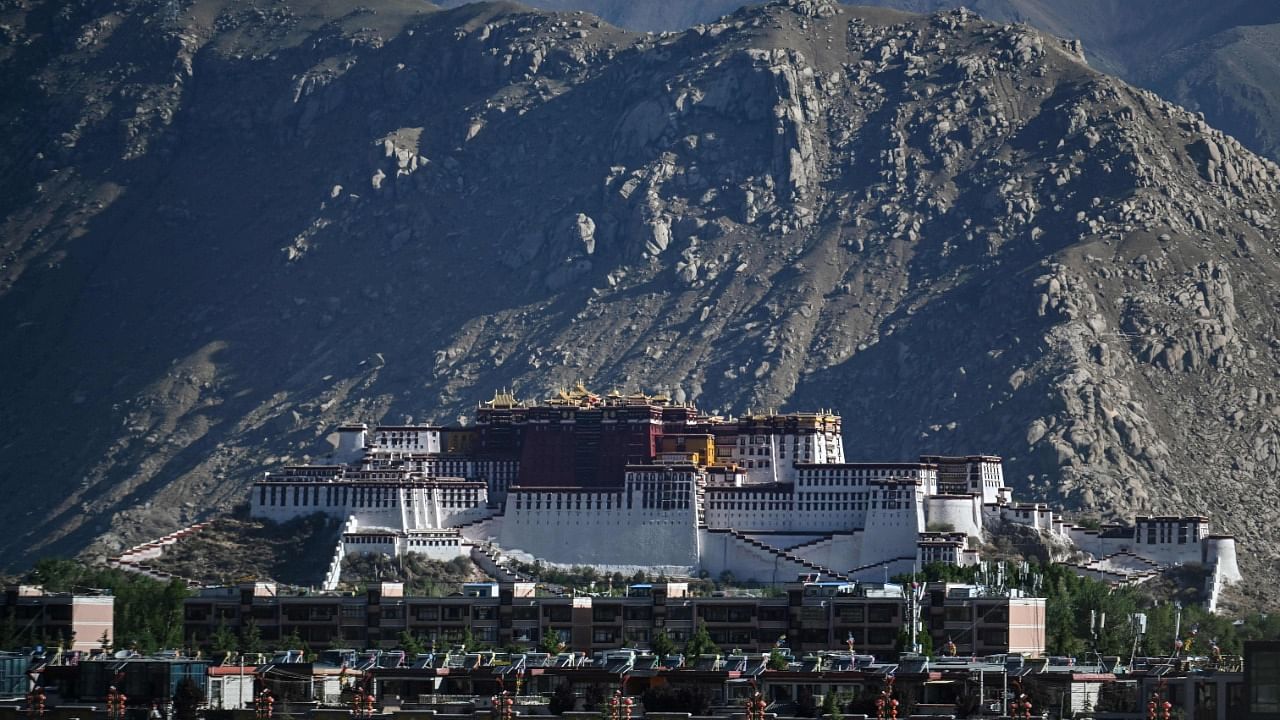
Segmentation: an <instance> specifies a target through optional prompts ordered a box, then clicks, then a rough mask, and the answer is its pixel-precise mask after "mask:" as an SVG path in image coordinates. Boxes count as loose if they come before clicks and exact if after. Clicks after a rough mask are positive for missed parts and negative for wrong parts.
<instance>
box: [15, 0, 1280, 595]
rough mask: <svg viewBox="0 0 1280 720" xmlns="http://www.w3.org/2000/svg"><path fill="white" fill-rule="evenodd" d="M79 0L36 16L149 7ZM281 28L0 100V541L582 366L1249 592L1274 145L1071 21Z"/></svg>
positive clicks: (814, 16)
mask: <svg viewBox="0 0 1280 720" xmlns="http://www.w3.org/2000/svg"><path fill="white" fill-rule="evenodd" d="M108 5H109V6H110V7H111V8H112V9H111V11H110V12H109V13H106V14H105V15H101V16H99V17H90V18H78V19H77V22H81V21H82V22H81V24H80V25H76V28H77V29H79V28H86V27H97V26H98V25H99V24H100V23H102V22H103V18H107V25H108V26H113V25H116V24H118V25H119V27H124V28H144V27H146V26H147V25H149V24H150V23H149V22H148V23H143V22H142V20H143V19H146V18H153V17H155V16H154V15H149V14H148V13H154V12H157V9H156V8H155V7H153V6H151V5H146V4H137V5H131V4H108ZM33 7H37V8H39V7H44V6H40V5H38V4H33ZM290 7H291V6H280V7H279V8H277V9H278V10H279V15H278V17H276V18H275V19H271V18H270V17H268V19H267V20H263V19H262V18H261V17H259V16H258V15H257V14H256V13H254V12H251V10H252V9H253V6H252V3H227V4H225V5H216V6H206V5H201V4H199V3H197V4H196V5H194V6H189V7H186V8H185V9H184V10H183V13H184V14H183V15H182V16H180V18H179V19H177V20H174V21H173V22H172V25H171V26H170V29H169V30H167V31H166V33H168V34H167V35H165V37H167V38H169V39H168V40H164V41H163V42H157V43H156V45H157V46H158V47H159V48H160V50H154V49H153V50H147V51H146V52H154V53H155V57H149V56H148V57H147V58H144V57H142V56H140V55H137V54H134V52H135V50H134V46H135V45H136V43H133V42H130V41H131V40H132V36H130V35H129V34H128V32H129V31H128V30H126V31H121V30H119V29H117V30H116V31H115V32H123V33H124V34H123V35H120V36H119V38H118V39H117V40H115V41H112V40H110V39H109V38H107V37H100V38H99V39H98V40H97V41H95V42H96V43H98V44H103V43H105V44H107V45H111V44H112V42H120V43H123V46H122V47H119V48H114V49H110V50H109V52H106V53H104V52H102V51H99V50H93V48H95V47H96V45H95V43H94V42H90V43H88V44H87V45H85V46H84V47H81V48H78V49H77V48H76V44H74V43H72V44H71V45H69V48H70V49H68V50H66V51H65V53H64V54H65V55H66V57H62V59H61V60H60V61H59V62H60V63H64V64H65V66H66V67H70V68H72V69H71V70H65V69H64V70H61V72H64V73H66V74H74V73H73V70H74V71H75V72H81V70H80V68H84V67H87V66H86V65H85V64H84V63H89V61H90V59H91V57H93V58H96V60H94V62H97V63H99V65H101V66H102V68H104V69H102V70H100V72H101V73H102V77H101V79H99V76H98V75H94V74H92V73H90V74H88V75H85V76H84V78H83V79H82V85H83V86H84V87H88V88H89V89H91V90H93V88H94V87H96V88H97V89H96V90H94V91H93V92H86V93H82V94H79V95H70V96H69V97H70V98H72V99H81V100H83V104H82V105H80V106H77V105H74V104H73V103H71V102H69V100H68V97H67V96H60V95H54V96H51V97H46V99H45V100H44V101H42V102H41V103H36V102H35V101H34V100H33V101H32V102H29V103H28V102H24V103H23V107H22V108H19V109H18V110H17V112H18V114H19V115H21V113H22V112H27V113H30V112H31V110H30V108H33V107H38V108H42V109H44V111H45V112H46V113H47V114H48V117H49V119H50V122H49V123H47V125H48V127H49V128H50V130H49V131H48V133H47V134H46V135H37V134H35V133H31V134H21V135H19V136H17V137H16V138H13V139H10V140H8V141H7V144H6V145H5V146H4V148H5V152H4V157H5V158H6V166H7V167H9V168H10V173H9V176H10V177H13V178H20V179H24V180H30V181H31V185H32V186H35V185H36V183H39V185H40V187H39V189H38V190H29V191H28V197H33V198H36V199H35V201H34V202H32V203H30V204H27V203H25V202H11V203H9V204H8V205H5V206H3V208H0V209H3V213H4V215H3V217H4V221H3V222H4V227H5V228H6V229H5V233H4V236H5V237H6V238H10V239H13V240H15V241H17V244H16V245H10V246H7V247H6V249H5V250H6V253H12V254H13V255H12V257H13V258H14V259H13V260H10V261H7V263H6V264H7V265H8V267H7V268H6V269H5V270H3V271H0V272H3V275H0V311H2V312H0V317H5V318H8V319H9V322H8V323H6V324H5V326H4V327H3V328H0V341H3V342H4V343H5V346H6V347H12V348H17V349H18V350H17V351H15V352H14V353H12V354H9V355H8V356H7V357H6V358H5V360H4V361H3V363H4V370H5V373H4V377H5V380H3V381H0V398H2V399H3V402H2V403H0V424H3V425H4V426H5V427H9V428H15V430H14V431H12V432H11V433H10V435H9V437H8V438H7V439H6V441H5V442H3V443H0V467H3V468H6V474H7V475H9V476H10V477H14V476H21V477H23V478H27V479H28V481H27V482H25V483H21V484H18V483H7V485H8V486H10V487H11V488H12V492H13V499H14V502H13V503H12V504H11V506H10V507H9V508H6V509H5V510H4V511H3V513H4V514H3V516H2V517H3V519H4V520H5V522H7V523H8V524H9V525H10V526H11V527H13V528H15V530H16V532H15V533H14V535H13V536H11V538H10V539H9V540H7V541H6V543H5V545H4V552H5V557H7V558H9V560H8V561H7V562H9V563H14V562H15V559H14V558H18V557H23V556H28V557H29V554H30V553H47V552H66V551H68V550H71V549H74V548H78V547H79V546H81V545H82V544H83V543H85V542H87V541H92V542H94V545H93V548H92V552H94V553H99V554H107V553H110V552H111V551H112V550H113V549H114V548H118V547H121V546H124V545H125V544H127V543H128V541H129V540H131V539H136V538H138V537H139V536H147V535H158V534H162V532H158V531H160V530H164V529H169V526H171V525H172V526H176V525H178V524H180V523H184V522H189V521H191V520H193V519H196V518H199V517H202V516H203V515H204V514H206V513H208V512H211V510H212V509H214V508H226V507H230V506H231V505H234V504H235V503H236V502H239V501H240V500H242V494H243V492H244V488H245V486H246V485H247V483H248V482H249V481H250V480H251V479H252V478H253V477H254V476H255V475H256V473H258V472H261V471H262V470H264V469H270V468H274V467H278V466H279V465H280V464H282V463H285V462H288V461H298V460H302V459H306V458H312V457H319V456H322V455H323V454H324V453H325V452H327V447H328V446H327V443H326V441H325V435H327V434H328V432H330V430H331V429H332V427H333V426H334V425H336V424H338V423H340V422H343V421H347V420H354V419H359V420H379V419H385V420H390V421H397V422H410V421H418V420H432V421H436V422H450V421H452V420H454V419H455V418H456V417H457V416H459V415H465V414H466V413H467V412H468V410H469V408H470V407H473V406H474V403H476V402H478V401H480V400H483V399H486V397H487V395H488V394H489V393H491V392H492V390H493V389H494V388H496V387H511V386H513V385H514V386H517V387H518V388H519V389H520V392H521V393H522V394H526V395H530V394H533V395H536V394H541V393H546V392H549V391H551V390H553V389H554V388H556V387H558V386H561V385H564V384H569V383H571V382H573V381H574V380H576V379H579V378H586V379H588V380H589V381H591V382H593V383H594V384H596V385H614V384H616V385H619V386H622V387H645V388H652V389H658V390H667V391H669V392H670V393H671V395H672V396H673V397H674V398H675V399H676V400H677V401H679V402H684V401H690V402H697V403H698V404H699V405H701V406H703V407H706V408H709V409H721V410H725V411H733V410H737V411H741V410H745V409H746V408H748V407H794V408H813V407H832V406H833V405H834V406H837V407H836V409H838V410H842V411H843V415H844V418H845V428H846V436H847V442H846V448H847V453H848V454H849V457H850V458H851V459H881V460H883V459H886V458H888V459H901V458H904V457H905V458H910V457H914V456H916V455H919V454H921V453H923V452H957V451H958V452H994V453H997V454H1003V455H1005V456H1006V457H1007V472H1008V476H1009V478H1010V481H1011V483H1012V484H1014V485H1015V486H1016V487H1017V489H1018V491H1019V493H1020V494H1022V495H1027V494H1028V493H1030V494H1031V495H1032V496H1034V497H1042V498H1053V499H1056V500H1065V501H1067V502H1068V504H1070V505H1071V506H1073V507H1077V508H1082V509H1090V510H1098V509H1105V510H1106V511H1108V512H1111V513H1115V514H1118V515H1124V514H1130V513H1132V512H1135V511H1144V510H1146V511H1159V512H1187V513H1191V512H1195V513H1205V514H1212V515H1213V517H1214V522H1215V524H1216V525H1217V526H1218V528H1219V529H1221V530H1227V531H1232V532H1236V533H1239V534H1240V535H1241V536H1242V542H1244V543H1246V544H1247V545H1248V546H1249V547H1251V548H1253V547H1256V548H1257V554H1256V556H1255V557H1253V558H1251V561H1252V562H1253V563H1254V569H1261V570H1263V571H1266V572H1274V570H1275V566H1274V562H1275V556H1274V553H1269V552H1268V551H1267V550H1266V549H1265V548H1264V547H1263V545H1262V543H1263V542H1264V541H1265V540H1267V539H1269V538H1271V530H1270V529H1269V528H1267V527H1266V524H1265V523H1264V522H1262V520H1261V517H1262V516H1261V515H1260V514H1259V513H1257V512H1254V511H1253V510H1256V509H1257V508H1260V507H1261V506H1262V505H1261V504H1260V503H1263V502H1264V501H1265V498H1266V497H1268V496H1269V495H1268V493H1271V494H1274V487H1275V479H1274V474H1273V473H1272V470H1274V468H1275V466H1276V464H1277V452H1280V435H1278V434H1277V428H1276V427H1275V424H1274V421H1273V420H1272V419H1271V416H1272V415H1274V414H1275V412H1274V411H1273V410H1272V408H1274V407H1276V401H1277V398H1276V396H1275V393H1274V392H1272V391H1271V390H1269V389H1267V385H1266V382H1265V378H1267V377H1269V376H1271V374H1272V373H1274V372H1276V368H1277V367H1280V360H1278V356H1277V349H1276V347H1277V345H1276V343H1277V341H1276V340H1275V338H1276V329H1275V328H1274V327H1273V323H1271V322H1270V321H1269V320H1268V319H1267V317H1268V315H1267V313H1266V312H1265V309H1266V308H1268V307H1269V301H1268V300H1267V297H1268V292H1269V291H1268V288H1270V287H1274V284H1275V283H1276V282H1277V280H1278V279H1280V275H1278V273H1280V265H1277V262H1276V252H1275V247H1274V244H1273V243H1272V242H1271V241H1269V240H1268V239H1267V233H1268V232H1269V231H1270V228H1272V227H1273V217H1274V212H1275V205H1276V203H1275V188H1276V187H1277V182H1278V174H1277V173H1278V171H1277V168H1276V167H1275V165H1274V164H1273V163H1270V162H1269V161H1266V160H1263V159H1260V158H1257V157H1255V156H1253V155H1252V154H1251V153H1249V152H1247V151H1246V150H1244V149H1243V148H1242V147H1241V146H1240V145H1239V143H1237V142H1236V141H1234V140H1233V139H1231V138H1229V137H1227V136H1224V135H1222V134H1221V133H1219V132H1217V131H1215V130H1213V129H1212V128H1210V127H1209V126H1208V125H1206V124H1205V123H1204V122H1203V121H1202V120H1201V119H1199V118H1197V117H1196V116H1194V115H1192V114H1190V113H1187V112H1185V111H1183V110H1181V109H1179V108H1176V107H1174V106H1172V105H1170V104H1168V103H1167V102H1164V101H1162V100H1160V99H1159V98H1158V97H1156V96H1155V95H1154V94H1152V93H1150V92H1147V91H1141V90H1136V89H1133V88H1130V87H1128V86H1126V85H1124V84H1122V83H1120V82H1118V81H1116V80H1114V79H1112V78H1109V77H1106V76H1104V75H1102V74H1100V73H1098V72H1097V71H1095V70H1093V69H1091V68H1089V67H1087V66H1086V65H1085V64H1083V63H1082V62H1081V60H1080V58H1079V56H1078V55H1077V54H1076V48H1075V47H1074V46H1073V45H1072V44H1070V43H1064V42H1061V41H1059V40H1057V39H1055V38H1052V37H1047V36H1044V35H1041V34H1039V33H1036V32H1033V31H1030V30H1028V29H1026V28H1019V27H1007V26H1000V25H997V24H994V23H990V22H986V21H982V20H980V19H978V18H976V17H975V16H973V15H972V14H971V13H966V12H959V11H952V12H947V13H941V14H936V15H932V16H913V15H908V14H903V13H899V12H896V11H891V10H883V9H856V10H855V9H849V8H844V7H838V6H836V5H833V4H830V3H826V2H810V1H807V0H798V1H796V0H793V1H792V2H789V3H775V4H772V5H769V6H766V7H763V8H758V9H754V10H750V11H742V12H739V13H736V14H734V15H732V16H730V17H729V18H727V19H726V20H725V21H723V22H716V23H711V24H709V25H707V26H705V27H702V28H700V29H695V30H691V31H689V32H686V33H682V34H677V35H670V36H665V37H658V36H645V35H642V34H638V33H630V32H626V31H622V30H619V29H617V28H614V27H612V26H609V25H607V24H605V23H603V22H600V21H598V20H597V19H595V18H593V17H590V16H587V15H582V14H572V13H568V14H558V15H549V14H542V13H534V12H530V11H525V10H522V9H520V8H518V7H515V6H505V5H503V6H500V5H485V6H479V7H474V6H473V7H469V8H461V9H457V10H438V9H434V8H423V9H422V12H416V11H415V8H412V7H410V6H409V5H408V4H404V5H391V6H389V7H391V8H392V9H395V8H399V10H397V11H396V12H392V11H391V10H386V11H385V12H382V11H379V12H373V13H369V12H363V11H361V12H357V13H355V14H352V13H347V14H344V15H341V16H340V17H338V18H336V19H325V16H324V15H323V13H321V12H320V10H323V6H322V5H308V6H306V7H308V8H312V9H313V10H315V13H316V19H314V20H308V21H305V22H304V20H303V18H306V17H311V15H310V14H308V12H303V11H302V10H301V8H299V9H297V10H295V9H288V8H290ZM246 8H248V10H246ZM282 8H284V9H282ZM99 9H100V8H99ZM215 9H216V10H217V12H214V10H215ZM131 13H135V14H136V15H133V14H131ZM202 13H203V15H202ZM92 14H93V13H88V15H92ZM209 17H211V18H212V19H207V18H209ZM111 18H115V19H111ZM201 18H206V19H201ZM237 18H241V20H238V21H237ZM291 18H297V19H296V20H295V19H291ZM156 22H164V21H163V20H156ZM202 23H203V24H202ZM237 23H238V24H237ZM72 24H74V23H72ZM28 26H30V23H29V24H28ZM271 27H278V28H281V29H280V30H279V31H278V32H277V34H276V35H272V34H271V32H268V30H267V29H265V28H271ZM70 35H71V36H78V37H84V33H83V32H82V33H79V34H78V35H77V34H76V33H71V34H70ZM184 37H185V38H189V39H187V40H183V38H184ZM263 37H266V38H267V40H262V38H263ZM298 38H300V39H298ZM286 43H287V45H286ZM85 48H89V51H86V50H85ZM126 51H128V52H126ZM138 52H141V51H138ZM111 53H117V54H119V55H120V57H121V58H123V60H127V61H128V62H127V63H125V65H123V66H120V65H114V64H111V63H107V62H105V61H104V60H102V56H103V55H104V54H111ZM59 57H61V56H59ZM143 59H148V62H149V63H150V65H148V63H146V62H143ZM187 60H189V62H190V70H189V71H188V70H187V65H186V61H187ZM6 62H7V60H6ZM76 63H81V64H79V65H77V64H76ZM27 64H28V65H31V66H38V67H40V68H42V71H41V72H42V73H46V75H45V78H46V79H45V81H44V87H45V88H47V90H46V92H52V90H48V89H52V88H56V87H61V86H59V85H57V84H54V83H52V82H50V81H49V80H48V79H47V78H57V77H58V75H57V72H58V71H59V69H58V66H56V65H55V66H54V67H52V68H51V67H50V66H49V65H48V64H46V65H39V64H38V63H34V61H28V63H27ZM129 67H137V68H140V69H141V70H139V71H138V72H139V73H141V75H143V76H145V77H140V76H137V75H134V76H130V75H128V72H129ZM160 67H165V68H166V70H165V71H164V72H160V71H159V70H158V69H157V68H160ZM147 68H150V69H149V70H148V69H147ZM148 73H152V74H154V75H155V77H152V76H151V75H150V74H148ZM122 75H123V76H124V77H126V78H135V80H134V82H132V84H130V83H120V81H119V77H121V76H122ZM144 80H145V82H144ZM95 83H96V85H95ZM175 84H176V87H175ZM10 97H12V96H11V95H10ZM5 107H8V108H14V107H16V106H14V105H11V104H9V103H6V104H5ZM68 107H69V108H70V109H68ZM57 108H62V110H61V111H59V110H57ZM4 119H5V120H6V122H7V123H8V124H9V125H15V124H17V123H20V122H21V121H22V120H21V118H20V117H19V118H15V117H14V115H13V114H11V113H10V112H8V111H6V113H5V117H4ZM67 133H71V134H72V136H73V137H67V136H66V134H67ZM72 141H74V142H72ZM24 153H25V156H26V157H29V158H31V165H30V166H27V165H24V164H22V163H19V162H17V161H15V160H14V159H13V158H16V157H20V156H23V154H24ZM37 155H42V156H43V158H38V157H36V156H37ZM24 172H26V173H29V174H27V175H24V174H23V173H24ZM99 204H100V205H101V207H99ZM34 227H41V228H45V229H44V230H42V231H41V232H39V233H36V232H34V230H33V229H32V228H34ZM424 411H425V412H424ZM54 428H56V429H57V430H58V432H57V433H56V434H54V435H52V437H51V429H54ZM51 441H52V442H51ZM51 493H52V495H51ZM1233 494H1237V495H1239V496H1241V497H1242V498H1244V499H1243V500H1237V499H1236V498H1235V497H1234V496H1233ZM1239 503H1243V504H1239ZM18 562H20V561H18Z"/></svg>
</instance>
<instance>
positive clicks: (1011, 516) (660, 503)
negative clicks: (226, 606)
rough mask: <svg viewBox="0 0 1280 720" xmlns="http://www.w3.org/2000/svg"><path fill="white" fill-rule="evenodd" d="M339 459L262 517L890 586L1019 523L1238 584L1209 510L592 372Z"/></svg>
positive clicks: (264, 497)
mask: <svg viewBox="0 0 1280 720" xmlns="http://www.w3.org/2000/svg"><path fill="white" fill-rule="evenodd" d="M336 436H337V440H336V445H335V449H334V452H333V455H332V459H331V460H330V461H329V462H328V464H322V465H298V466H290V467H286V468H285V469H284V470H283V471H281V472H272V473H268V474H267V475H266V476H265V477H263V478H262V479H261V480H259V481H257V482H255V483H254V485H253V488H252V497H251V501H250V502H251V508H252V514H253V516H255V517H260V518H267V519H271V520H275V521H285V520H289V519H292V518H295V517H299V516H304V515H311V514H314V513H324V514H326V515H329V516H332V517H334V518H338V519H340V520H341V521H342V522H343V523H344V525H343V532H342V536H341V539H340V540H339V544H338V547H337V549H336V552H335V557H334V561H333V563H332V566H331V568H330V572H329V576H328V578H327V580H326V585H327V586H329V587H333V586H336V584H337V581H338V574H339V571H340V566H341V559H342V558H343V557H344V556H346V555H348V554H353V553H365V552H381V553H386V554H389V555H399V554H402V553H422V554H425V555H427V556H429V557H431V558H434V559H450V558H453V557H457V556H459V555H465V554H469V553H471V552H472V550H473V549H475V548H484V549H485V552H486V553H490V554H492V553H501V554H506V555H508V556H511V557H516V558H520V559H523V560H526V561H527V560H533V559H537V560H540V561H541V562H543V563H546V564H553V565H561V566H571V565H594V566H597V567H598V568H601V569H604V570H608V571H614V570H621V571H625V572H633V571H634V570H636V569H643V570H645V571H647V572H654V573H666V574H668V575H676V576H690V575H696V574H699V573H709V574H711V575H718V574H720V573H722V572H724V571H729V572H731V573H732V574H733V575H734V576H735V577H737V578H741V579H744V580H745V579H753V580H757V581H761V582H783V581H788V580H794V579H795V578H796V577H797V576H798V575H815V574H817V575H822V576H827V577H829V578H840V579H846V578H847V579H851V580H859V579H866V580H880V579H884V578H885V577H887V576H892V575H895V574H898V573H904V572H910V571H912V569H913V568H916V567H919V566H921V565H923V564H926V563H931V562H942V563H950V564H956V565H967V564H972V563H976V562H978V561H979V560H980V559H981V558H980V552H981V551H980V548H981V546H982V542H983V539H984V538H986V537H988V533H990V532H992V531H995V530H999V529H1001V527H1002V526H1007V525H1009V524H1013V525H1020V526H1025V527H1026V528H1030V529H1031V530H1032V531H1033V532H1034V533H1038V534H1039V535H1040V536H1041V538H1042V539H1043V540H1044V541H1045V542H1047V543H1050V544H1055V545H1058V546H1061V547H1063V548H1066V549H1067V550H1068V551H1074V552H1071V554H1072V555H1073V558H1074V560H1073V562H1076V563H1077V564H1076V567H1077V570H1078V571H1079V572H1081V573H1085V574H1090V575H1093V576H1095V577H1100V578H1104V579H1108V580H1111V581H1113V582H1134V581H1140V580H1142V579H1145V578H1146V577H1150V576H1151V575H1153V574H1154V573H1155V572H1157V571H1158V570H1159V569H1161V568H1164V567H1168V566H1170V565H1179V564H1201V565H1203V566H1204V567H1205V568H1206V569H1207V570H1210V572H1209V577H1210V580H1209V582H1210V584H1211V585H1212V588H1211V590H1212V591H1213V592H1211V595H1214V596H1216V590H1217V588H1219V587H1221V585H1223V584H1226V583H1231V582H1236V581H1238V580H1239V579H1240V574H1239V570H1238V569H1237V565H1236V557H1235V552H1236V550H1235V539H1234V538H1232V537H1230V536H1225V535H1214V534H1210V529H1209V519H1208V518H1206V517H1200V516H1189V517H1147V516H1139V517H1137V518H1136V519H1135V522H1134V523H1133V524H1132V525H1107V526H1103V527H1102V528H1100V529H1086V528H1083V527H1080V526H1077V525H1075V524H1072V523H1070V522H1066V521H1064V520H1063V519H1061V518H1060V517H1058V516H1057V515H1056V514H1055V512H1054V511H1053V510H1052V509H1051V508H1049V507H1048V506H1046V505H1044V504H1026V503H1016V502H1014V501H1013V497H1012V492H1011V489H1010V488H1009V487H1007V486H1006V485H1005V483H1004V476H1003V471H1002V467H1001V460H1000V458H999V457H995V456H991V455H969V456H964V457H944V456H922V457H920V458H919V459H918V460H917V461H916V462H888V463H850V462H845V453H844V443H843V439H842V437H841V433H840V417H839V416H838V415H836V414H835V413H831V412H818V413H787V414H776V413H764V414H749V415H747V416H744V417H738V418H725V417H719V416H710V415H706V414H702V413H700V412H699V411H698V410H697V409H695V408H693V407H690V406H688V405H683V404H677V403H673V402H671V401H670V400H669V399H668V398H667V397H665V396H661V395H659V396H648V395H643V394H631V395H624V394H621V393H618V392H613V393H610V394H607V395H598V394H594V393H592V392H589V391H588V390H586V389H585V388H583V387H582V386H581V385H579V386H578V387H576V388H574V389H572V390H566V391H563V392H560V393H559V394H557V396H556V397H553V398H550V399H547V400H543V401H541V402H536V403H526V402H521V401H519V400H517V399H516V398H515V396H514V395H513V394H511V393H506V392H503V393H499V394H497V395H495V397H494V399H493V400H492V401H489V402H487V403H484V404H483V405H481V406H480V407H479V408H477V411H476V418H475V421H474V423H473V424H471V425H467V426H462V427H435V426H425V425H413V426H377V427H373V428H370V427H368V426H366V425H363V424H353V425H345V426H342V427H340V428H339V429H338V431H337V433H336Z"/></svg>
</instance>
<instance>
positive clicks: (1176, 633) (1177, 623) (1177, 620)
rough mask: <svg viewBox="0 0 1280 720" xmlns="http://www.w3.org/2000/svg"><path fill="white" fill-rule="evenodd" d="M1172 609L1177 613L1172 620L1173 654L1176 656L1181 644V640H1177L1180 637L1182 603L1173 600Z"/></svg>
mask: <svg viewBox="0 0 1280 720" xmlns="http://www.w3.org/2000/svg"><path fill="white" fill-rule="evenodd" d="M1173 607H1174V610H1176V611H1177V615H1176V616H1175V617H1174V620H1173V648H1174V650H1173V654H1174V655H1177V654H1178V651H1179V650H1180V649H1181V648H1180V647H1179V646H1180V645H1181V644H1182V642H1181V640H1179V638H1181V637H1182V603H1181V602H1180V601H1178V600H1174V601H1173Z"/></svg>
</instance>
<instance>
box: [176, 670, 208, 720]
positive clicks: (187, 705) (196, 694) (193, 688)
mask: <svg viewBox="0 0 1280 720" xmlns="http://www.w3.org/2000/svg"><path fill="white" fill-rule="evenodd" d="M203 700H204V694H203V693H201V692H200V686H199V685H196V683H195V681H194V680H192V679H191V678H184V679H183V680H182V682H180V683H178V687H176V688H174V691H173V714H174V716H175V717H176V718H177V720H196V715H197V712H198V711H199V709H200V703H201V702H202V701H203Z"/></svg>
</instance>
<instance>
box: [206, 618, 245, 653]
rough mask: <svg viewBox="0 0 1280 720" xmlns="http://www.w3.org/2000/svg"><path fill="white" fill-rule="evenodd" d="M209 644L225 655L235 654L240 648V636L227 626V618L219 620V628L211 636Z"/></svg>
mask: <svg viewBox="0 0 1280 720" xmlns="http://www.w3.org/2000/svg"><path fill="white" fill-rule="evenodd" d="M209 645H210V646H211V647H212V648H213V651H214V652H216V653H221V654H222V655H223V656H224V657H225V656H227V655H234V654H235V653H236V651H237V650H238V649H239V638H237V637H236V634H235V633H233V632H231V628H229V627H227V621H226V618H223V619H222V620H221V621H219V622H218V629H217V630H215V631H213V635H212V636H211V637H210V638H209Z"/></svg>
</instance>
